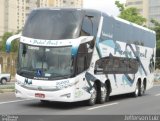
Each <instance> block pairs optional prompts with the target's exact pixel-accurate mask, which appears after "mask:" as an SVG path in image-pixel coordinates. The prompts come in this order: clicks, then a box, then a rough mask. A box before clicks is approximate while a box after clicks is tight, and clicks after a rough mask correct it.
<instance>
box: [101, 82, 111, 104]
mask: <svg viewBox="0 0 160 121" xmlns="http://www.w3.org/2000/svg"><path fill="white" fill-rule="evenodd" d="M106 101H109V88H108V87H107V85H102V86H101V92H100V97H99V98H98V102H99V103H101V104H103V103H105V102H106Z"/></svg>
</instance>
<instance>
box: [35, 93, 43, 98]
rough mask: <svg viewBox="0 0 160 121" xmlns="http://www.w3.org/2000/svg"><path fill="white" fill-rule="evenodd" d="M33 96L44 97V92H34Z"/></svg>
mask: <svg viewBox="0 0 160 121" xmlns="http://www.w3.org/2000/svg"><path fill="white" fill-rule="evenodd" d="M35 97H38V98H45V94H42V93H35Z"/></svg>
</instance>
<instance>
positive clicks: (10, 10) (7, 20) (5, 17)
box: [0, 0, 17, 36]
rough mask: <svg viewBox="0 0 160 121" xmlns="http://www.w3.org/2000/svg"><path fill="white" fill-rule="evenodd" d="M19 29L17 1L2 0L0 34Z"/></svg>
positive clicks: (0, 2)
mask: <svg viewBox="0 0 160 121" xmlns="http://www.w3.org/2000/svg"><path fill="white" fill-rule="evenodd" d="M15 31H17V1H13V0H0V36H1V35H3V33H4V32H15Z"/></svg>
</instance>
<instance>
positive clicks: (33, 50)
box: [17, 43, 74, 80]
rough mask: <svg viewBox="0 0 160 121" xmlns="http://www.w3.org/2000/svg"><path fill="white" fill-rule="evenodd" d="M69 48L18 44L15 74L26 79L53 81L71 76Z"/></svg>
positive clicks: (71, 61) (71, 63)
mask: <svg viewBox="0 0 160 121" xmlns="http://www.w3.org/2000/svg"><path fill="white" fill-rule="evenodd" d="M73 72H74V71H73V59H72V56H71V46H66V47H38V46H30V45H26V44H22V43H21V44H20V49H19V56H18V70H17V73H18V74H19V75H21V76H25V77H27V78H32V79H33V78H37V79H42V78H45V79H48V80H50V79H53V80H54V79H55V78H66V77H71V76H72V75H73Z"/></svg>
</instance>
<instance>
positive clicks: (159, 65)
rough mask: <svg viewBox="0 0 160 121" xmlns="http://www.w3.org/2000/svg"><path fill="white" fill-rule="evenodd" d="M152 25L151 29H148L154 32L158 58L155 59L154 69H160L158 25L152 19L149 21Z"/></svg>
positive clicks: (159, 26) (159, 32)
mask: <svg viewBox="0 0 160 121" xmlns="http://www.w3.org/2000/svg"><path fill="white" fill-rule="evenodd" d="M151 22H152V23H153V25H154V26H153V27H151V28H150V29H152V30H154V31H155V32H156V39H157V43H156V44H157V49H156V56H157V57H158V58H157V59H156V68H159V69H160V58H159V57H160V23H159V22H158V21H156V20H154V19H152V20H151Z"/></svg>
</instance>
